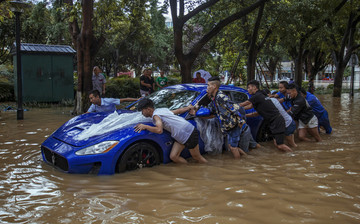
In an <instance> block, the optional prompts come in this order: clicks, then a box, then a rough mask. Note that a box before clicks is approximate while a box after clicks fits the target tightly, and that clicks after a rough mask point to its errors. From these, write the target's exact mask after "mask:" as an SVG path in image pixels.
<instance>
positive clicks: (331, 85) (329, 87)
mask: <svg viewBox="0 0 360 224" xmlns="http://www.w3.org/2000/svg"><path fill="white" fill-rule="evenodd" d="M326 89H329V90H333V89H334V84H329V85H328V86H327V87H326Z"/></svg>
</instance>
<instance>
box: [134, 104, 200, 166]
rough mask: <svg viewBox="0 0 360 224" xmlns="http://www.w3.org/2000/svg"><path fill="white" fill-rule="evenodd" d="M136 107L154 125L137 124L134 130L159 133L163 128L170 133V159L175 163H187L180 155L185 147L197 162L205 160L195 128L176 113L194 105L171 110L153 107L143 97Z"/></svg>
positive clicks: (189, 108) (190, 108)
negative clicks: (171, 141)
mask: <svg viewBox="0 0 360 224" xmlns="http://www.w3.org/2000/svg"><path fill="white" fill-rule="evenodd" d="M137 109H138V110H139V111H141V112H142V114H143V115H144V116H145V117H151V118H152V119H153V123H154V125H155V126H149V125H145V124H137V125H136V126H135V127H134V129H135V131H136V132H141V131H142V130H148V131H150V132H153V133H157V134H161V133H162V132H163V129H165V130H167V131H169V132H170V133H171V137H173V138H174V139H175V142H174V144H173V147H172V149H171V152H170V159H171V160H172V161H174V162H175V163H187V161H186V160H185V159H184V158H183V157H181V156H180V154H181V152H182V151H183V150H184V148H185V147H186V148H188V149H189V152H190V154H191V156H192V157H193V158H194V159H195V160H197V161H198V162H199V163H206V162H207V160H206V159H205V158H204V157H203V156H202V155H201V154H200V151H199V134H198V132H197V130H196V128H195V127H194V126H193V125H192V124H190V123H189V122H188V121H186V120H185V119H184V118H183V117H180V116H177V115H176V114H182V113H184V112H186V111H189V110H193V109H194V106H192V105H189V106H187V107H183V108H179V109H176V110H172V111H171V110H169V109H167V108H158V109H155V108H154V102H153V101H152V100H150V99H148V98H144V99H142V100H141V101H140V102H139V103H138V108H137Z"/></svg>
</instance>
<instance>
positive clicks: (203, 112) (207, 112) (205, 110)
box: [196, 107, 210, 117]
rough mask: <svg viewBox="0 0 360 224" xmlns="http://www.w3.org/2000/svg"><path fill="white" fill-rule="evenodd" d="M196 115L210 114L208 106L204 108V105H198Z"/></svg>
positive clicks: (205, 115)
mask: <svg viewBox="0 0 360 224" xmlns="http://www.w3.org/2000/svg"><path fill="white" fill-rule="evenodd" d="M196 116H197V117H207V116H210V110H209V109H208V108H205V107H200V109H199V110H198V111H196Z"/></svg>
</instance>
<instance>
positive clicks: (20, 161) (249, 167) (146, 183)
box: [0, 95, 360, 223]
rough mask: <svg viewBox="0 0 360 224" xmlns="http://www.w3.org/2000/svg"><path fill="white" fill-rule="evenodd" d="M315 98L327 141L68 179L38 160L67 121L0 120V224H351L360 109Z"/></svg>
mask: <svg viewBox="0 0 360 224" xmlns="http://www.w3.org/2000/svg"><path fill="white" fill-rule="evenodd" d="M358 97H359V96H358V95H356V96H355V98H354V99H351V98H349V97H348V96H347V95H343V96H342V97H341V98H335V99H333V98H332V97H329V96H319V98H320V100H321V101H322V102H323V104H324V106H325V107H326V108H327V110H328V112H329V115H330V119H331V122H332V126H333V132H334V133H333V134H331V135H325V134H321V136H322V138H323V140H324V141H323V142H321V143H300V144H298V145H299V147H298V148H297V149H296V150H295V151H294V152H293V153H281V152H279V151H276V150H274V149H273V146H272V144H271V143H266V144H264V147H263V148H261V149H259V150H257V151H252V152H251V153H250V155H249V156H247V158H244V159H241V160H234V159H232V156H231V155H229V154H223V155H217V156H209V155H208V156H206V158H207V159H208V160H209V164H206V165H202V164H201V165H200V164H196V163H190V164H189V165H185V166H179V165H174V164H167V165H160V166H157V167H153V168H150V169H143V170H140V171H135V172H128V173H123V174H116V175H113V176H92V175H70V174H65V173H62V172H60V171H58V170H56V169H54V168H52V167H50V166H48V165H46V164H45V163H43V162H42V159H41V154H40V148H39V146H40V144H41V143H42V142H43V141H44V140H45V139H46V137H48V136H49V135H50V134H51V133H52V132H53V131H54V130H55V129H56V128H58V127H59V126H60V125H61V124H62V123H64V122H66V121H67V120H69V119H70V118H71V116H70V115H69V112H68V111H69V110H70V109H68V108H61V109H33V110H30V111H28V112H25V120H24V121H16V113H11V112H1V113H0V155H1V167H0V188H1V191H0V205H1V206H0V222H1V223H6V222H9V223H359V222H360V182H359V177H360V175H359V174H360V153H359V150H358V145H359V143H360V138H359V135H358V133H359V129H360V128H359V127H360V126H359V120H360V112H359V111H360V110H359V109H360V108H359V105H360V104H359V103H360V102H359V99H358Z"/></svg>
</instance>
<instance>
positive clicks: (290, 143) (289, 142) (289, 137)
mask: <svg viewBox="0 0 360 224" xmlns="http://www.w3.org/2000/svg"><path fill="white" fill-rule="evenodd" d="M285 139H286V141H287V142H288V144H289V145H290V146H291V147H297V145H296V143H295V140H294V134H292V135H289V136H285Z"/></svg>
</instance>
